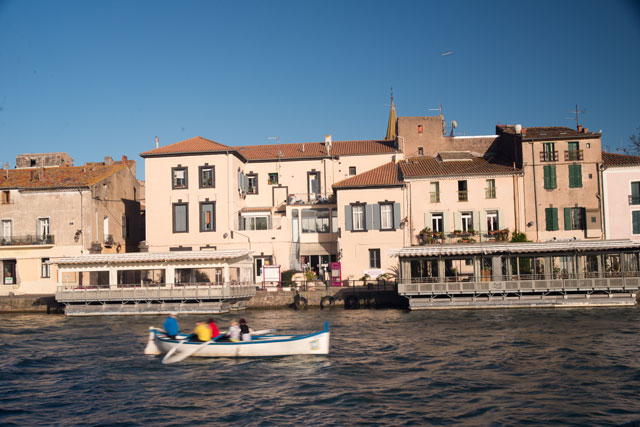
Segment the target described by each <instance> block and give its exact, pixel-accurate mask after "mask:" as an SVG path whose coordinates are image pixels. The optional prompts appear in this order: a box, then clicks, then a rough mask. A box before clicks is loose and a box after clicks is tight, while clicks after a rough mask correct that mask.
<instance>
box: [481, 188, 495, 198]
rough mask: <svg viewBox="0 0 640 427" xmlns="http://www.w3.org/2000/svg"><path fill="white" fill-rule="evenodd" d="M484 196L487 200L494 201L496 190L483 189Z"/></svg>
mask: <svg viewBox="0 0 640 427" xmlns="http://www.w3.org/2000/svg"><path fill="white" fill-rule="evenodd" d="M484 191H485V196H486V198H487V199H495V198H496V188H495V187H489V188H485V189H484Z"/></svg>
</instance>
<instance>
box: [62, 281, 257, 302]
mask: <svg viewBox="0 0 640 427" xmlns="http://www.w3.org/2000/svg"><path fill="white" fill-rule="evenodd" d="M255 293H256V285H255V283H253V282H230V283H229V282H227V283H174V284H171V283H169V284H167V283H151V284H144V285H140V284H118V285H111V286H109V285H103V286H78V285H77V284H65V285H59V286H58V289H57V290H56V300H58V302H90V301H169V300H182V301H184V300H225V299H227V300H230V299H247V298H251V297H252V296H254V295H255Z"/></svg>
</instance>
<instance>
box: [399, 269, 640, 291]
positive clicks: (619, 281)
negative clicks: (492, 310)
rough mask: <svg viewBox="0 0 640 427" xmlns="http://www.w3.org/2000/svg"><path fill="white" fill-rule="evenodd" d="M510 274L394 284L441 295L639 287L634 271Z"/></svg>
mask: <svg viewBox="0 0 640 427" xmlns="http://www.w3.org/2000/svg"><path fill="white" fill-rule="evenodd" d="M525 276H526V275H514V276H511V277H504V276H501V277H500V279H503V280H493V278H489V277H487V279H488V280H481V281H473V280H472V279H473V277H463V276H448V277H447V278H446V280H445V281H442V280H440V279H438V278H412V279H401V280H400V282H399V283H398V293H399V294H400V295H425V296H428V295H443V294H470V293H487V292H488V293H518V292H525V293H526V292H575V291H584V292H592V291H605V292H608V291H628V292H637V291H638V289H639V288H640V277H638V272H627V273H626V274H622V275H621V276H613V275H611V276H606V277H594V278H588V277H584V276H582V277H581V276H580V275H575V274H574V275H565V276H567V277H562V276H561V275H546V276H545V275H530V277H529V278H525Z"/></svg>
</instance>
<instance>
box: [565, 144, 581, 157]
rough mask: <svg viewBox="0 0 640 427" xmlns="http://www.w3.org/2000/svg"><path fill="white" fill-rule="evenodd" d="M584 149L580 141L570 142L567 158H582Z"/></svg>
mask: <svg viewBox="0 0 640 427" xmlns="http://www.w3.org/2000/svg"><path fill="white" fill-rule="evenodd" d="M582 159H583V156H582V150H580V142H579V141H571V142H569V150H568V151H567V152H566V154H565V160H582Z"/></svg>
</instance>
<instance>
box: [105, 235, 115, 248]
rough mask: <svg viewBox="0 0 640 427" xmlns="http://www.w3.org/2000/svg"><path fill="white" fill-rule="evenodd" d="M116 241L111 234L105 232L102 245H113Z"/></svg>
mask: <svg viewBox="0 0 640 427" xmlns="http://www.w3.org/2000/svg"><path fill="white" fill-rule="evenodd" d="M115 244H116V242H115V240H114V238H113V236H112V235H111V234H107V235H106V236H104V247H105V248H110V247H112V246H113V245H115Z"/></svg>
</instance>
